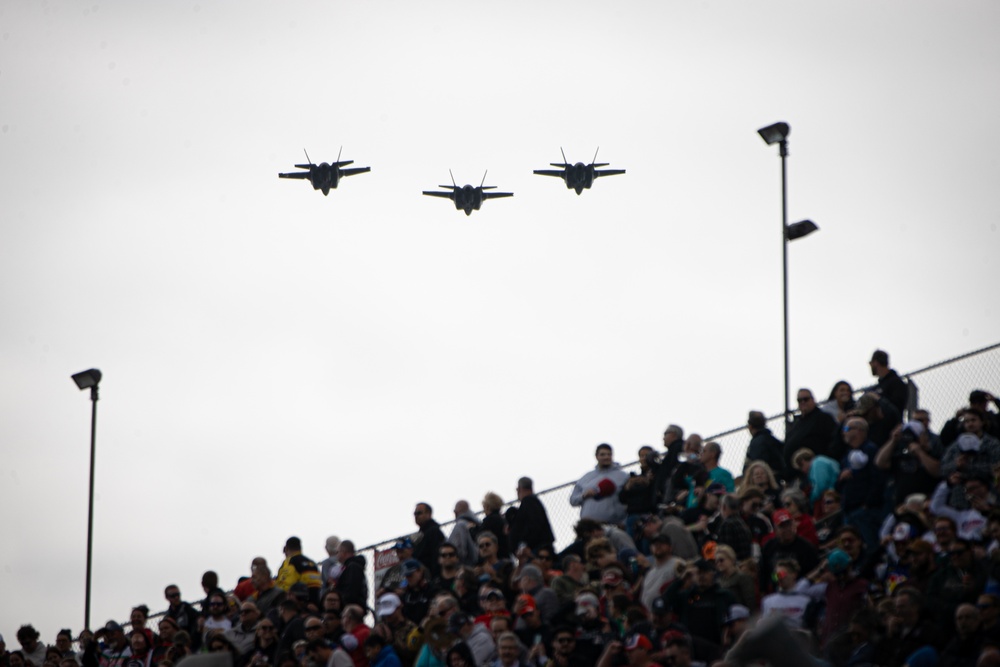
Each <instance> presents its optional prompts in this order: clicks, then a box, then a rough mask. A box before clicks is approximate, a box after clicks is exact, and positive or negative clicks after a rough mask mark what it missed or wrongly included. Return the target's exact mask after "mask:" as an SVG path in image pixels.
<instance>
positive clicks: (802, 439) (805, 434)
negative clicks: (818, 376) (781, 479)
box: [782, 389, 837, 469]
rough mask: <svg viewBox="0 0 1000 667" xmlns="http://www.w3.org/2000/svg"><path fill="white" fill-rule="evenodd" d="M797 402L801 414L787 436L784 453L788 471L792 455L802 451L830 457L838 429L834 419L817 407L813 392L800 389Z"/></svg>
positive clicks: (793, 422)
mask: <svg viewBox="0 0 1000 667" xmlns="http://www.w3.org/2000/svg"><path fill="white" fill-rule="evenodd" d="M795 400H796V401H798V406H799V414H798V415H797V416H796V417H795V419H794V421H792V423H791V425H790V427H789V429H788V433H787V434H786V435H785V447H784V450H783V451H782V455H783V456H784V459H785V468H786V469H791V467H792V454H794V453H795V452H797V451H799V450H800V449H809V450H811V451H812V452H813V453H815V454H819V455H823V456H827V455H829V454H828V448H829V446H830V440H831V438H832V437H833V435H834V432H835V430H836V428H837V424H836V422H835V421H834V420H833V417H831V416H830V415H828V414H827V413H825V412H823V411H822V410H820V409H818V408H817V407H816V399H815V397H814V396H813V393H812V391H811V390H809V389H799V391H798V392H797V395H796V399H795ZM831 458H836V457H831Z"/></svg>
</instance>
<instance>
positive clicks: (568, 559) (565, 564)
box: [562, 554, 583, 572]
mask: <svg viewBox="0 0 1000 667" xmlns="http://www.w3.org/2000/svg"><path fill="white" fill-rule="evenodd" d="M582 562H583V559H582V558H580V557H579V556H577V555H576V554H566V555H565V556H563V559H562V569H563V572H565V571H566V570H568V569H569V566H570V565H572V564H573V563H582Z"/></svg>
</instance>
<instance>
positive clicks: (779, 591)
mask: <svg viewBox="0 0 1000 667" xmlns="http://www.w3.org/2000/svg"><path fill="white" fill-rule="evenodd" d="M771 578H772V580H773V581H774V592H773V593H771V594H769V595H765V596H764V598H763V599H762V600H761V601H760V615H761V618H767V617H768V616H774V615H779V616H781V617H782V618H784V619H785V620H786V621H787V622H788V624H789V626H791V627H793V628H804V627H806V610H807V609H808V607H809V603H810V601H811V598H810V597H809V596H808V595H806V594H805V593H803V592H802V591H800V590H798V588H797V584H798V582H799V563H798V561H794V560H779V561H778V562H777V564H776V565H775V566H774V571H773V572H772V574H771Z"/></svg>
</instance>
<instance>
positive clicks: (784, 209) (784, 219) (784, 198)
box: [780, 139, 791, 438]
mask: <svg viewBox="0 0 1000 667" xmlns="http://www.w3.org/2000/svg"><path fill="white" fill-rule="evenodd" d="M780 155H781V263H782V269H781V279H782V287H783V299H782V302H783V304H784V310H785V317H784V321H785V402H784V403H782V406H783V408H782V411H783V412H784V413H785V438H788V427H789V425H790V424H791V410H789V408H788V401H789V387H788V385H789V382H788V181H787V178H786V175H785V158H787V157H788V142H787V141H786V140H784V139H782V140H781V150H780Z"/></svg>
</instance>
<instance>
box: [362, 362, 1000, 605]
mask: <svg viewBox="0 0 1000 667" xmlns="http://www.w3.org/2000/svg"><path fill="white" fill-rule="evenodd" d="M897 372H898V371H897ZM902 377H903V378H904V379H905V380H907V382H909V383H910V384H911V386H915V387H916V394H915V395H914V394H913V390H912V389H911V407H913V408H914V409H916V408H921V409H924V410H928V411H929V412H930V415H931V427H932V429H933V430H935V431H938V430H940V428H941V426H943V425H944V423H945V422H946V421H947V420H948V419H950V418H951V417H953V416H954V414H955V411H956V410H958V409H959V408H961V407H965V406H967V405H968V401H969V392H971V391H972V390H973V389H983V390H985V391H989V392H990V393H994V394H997V395H1000V343H997V344H995V345H991V346H989V347H985V348H982V349H979V350H976V351H974V352H969V353H967V354H963V355H961V356H957V357H953V358H951V359H946V360H944V361H941V362H938V363H936V364H932V365H930V366H927V367H926V368H921V369H919V370H916V371H912V372H909V373H906V374H905V375H902ZM872 386H877V385H872ZM871 388H872V387H860V388H855V397H857V396H859V395H861V394H862V393H864V391H865V390H867V389H871ZM814 393H816V395H817V399H818V400H819V399H821V398H822V397H823V396H825V395H826V394H825V392H823V391H816V390H814ZM827 402H828V401H820V405H823V404H824V403H827ZM783 421H784V416H783V415H782V414H777V415H773V416H771V417H769V418H768V428H770V429H771V431H772V432H774V434H775V436H776V437H778V438H783V435H784V432H785V430H784V424H783ZM709 441H714V442H717V443H719V445H720V446H721V447H722V451H723V452H725V453H726V454H725V458H726V460H727V461H728V462H730V465H731V462H732V461H734V460H735V461H738V463H739V465H738V466H736V467H738V468H739V467H742V462H743V458H744V457H745V455H746V450H747V447H748V446H749V445H750V432H749V431H748V430H747V427H746V425H745V424H743V425H740V426H737V427H736V428H733V429H729V430H727V431H723V432H722V433H717V434H715V435H713V436H711V437H708V438H705V442H709ZM734 455H735V459H734V458H733V456H734ZM623 468H624V469H625V470H627V471H630V472H631V471H633V470H638V468H639V463H638V461H634V462H632V463H630V464H628V465H625V466H623ZM730 470H733V468H730ZM575 483H576V482H575V480H574V481H572V482H567V483H565V484H561V485H559V486H556V487H553V488H551V489H546V490H545V491H539V492H537V494H536V495H537V496H538V497H539V499H540V500H541V501H542V504H543V505H544V506H545V511H546V512H547V513H548V515H549V522H550V523H551V524H552V531H553V532H554V533H555V536H556V544H557V545H558V546H559V547H560V548H561V547H565V546H566V545H568V544H569V543H570V542H572V541H573V540H574V539H575V536H574V534H573V525H574V524H575V523H576V522H577V521H578V520H579V518H580V510H579V508H577V507H572V506H571V505H570V504H569V496H570V493H571V492H572V490H573V485H574V484H575ZM516 504H517V501H514V502H511V503H507V505H505V506H504V509H506V508H507V507H510V506H511V505H516ZM479 516H482V515H481V514H480V515H479ZM453 524H454V521H450V522H448V523H445V524H441V529H442V530H443V531H444V534H445V536H447V535H449V534H450V532H451V528H452V526H453ZM402 537H406V536H400V537H399V538H392V539H390V540H385V541H382V542H378V543H376V544H372V545H369V546H367V547H365V548H363V549H359V550H358V553H361V554H363V555H364V556H365V559H366V560H367V562H368V573H367V574H368V582H369V590H371V591H374V585H373V581H374V571H373V564H374V562H375V553H376V551H383V550H385V549H389V548H391V547H392V545H393V544H394V543H395V542H396V541H397V539H402Z"/></svg>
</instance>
